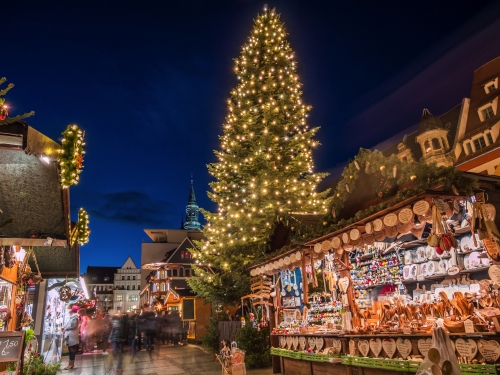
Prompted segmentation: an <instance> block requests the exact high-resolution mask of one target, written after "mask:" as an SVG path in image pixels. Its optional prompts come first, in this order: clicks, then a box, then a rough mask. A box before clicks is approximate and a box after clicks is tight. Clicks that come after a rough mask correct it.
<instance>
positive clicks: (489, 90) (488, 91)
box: [484, 77, 498, 94]
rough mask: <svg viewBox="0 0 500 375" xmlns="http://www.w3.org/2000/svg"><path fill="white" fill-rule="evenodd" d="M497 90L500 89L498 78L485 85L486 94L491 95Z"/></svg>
mask: <svg viewBox="0 0 500 375" xmlns="http://www.w3.org/2000/svg"><path fill="white" fill-rule="evenodd" d="M497 89H498V77H496V78H495V79H494V80H492V81H489V82H487V83H485V85H484V91H485V92H486V94H491V93H492V92H494V91H496V90H497Z"/></svg>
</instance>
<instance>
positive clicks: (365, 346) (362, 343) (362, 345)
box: [358, 340, 370, 357]
mask: <svg viewBox="0 0 500 375" xmlns="http://www.w3.org/2000/svg"><path fill="white" fill-rule="evenodd" d="M358 349H359V352H360V353H361V355H362V356H363V357H367V356H368V352H369V351H370V343H369V342H368V340H359V341H358Z"/></svg>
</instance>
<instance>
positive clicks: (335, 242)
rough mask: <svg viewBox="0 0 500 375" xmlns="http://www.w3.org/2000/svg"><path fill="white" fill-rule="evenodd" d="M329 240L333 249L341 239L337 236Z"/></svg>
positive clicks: (337, 246)
mask: <svg viewBox="0 0 500 375" xmlns="http://www.w3.org/2000/svg"><path fill="white" fill-rule="evenodd" d="M331 242H332V247H333V248H334V249H338V248H339V247H340V245H342V241H341V240H340V238H338V237H333V238H332V241H331Z"/></svg>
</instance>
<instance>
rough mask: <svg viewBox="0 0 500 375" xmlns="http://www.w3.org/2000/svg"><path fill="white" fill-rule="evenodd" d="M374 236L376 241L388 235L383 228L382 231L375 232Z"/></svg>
mask: <svg viewBox="0 0 500 375" xmlns="http://www.w3.org/2000/svg"><path fill="white" fill-rule="evenodd" d="M373 237H374V238H375V240H376V241H379V242H380V241H383V240H384V238H385V237H386V235H385V231H384V230H383V229H382V230H381V231H376V232H373Z"/></svg>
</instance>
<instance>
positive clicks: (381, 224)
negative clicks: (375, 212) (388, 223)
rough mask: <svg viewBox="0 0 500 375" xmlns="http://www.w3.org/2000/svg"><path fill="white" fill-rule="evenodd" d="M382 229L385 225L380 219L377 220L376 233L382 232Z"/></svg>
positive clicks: (374, 225)
mask: <svg viewBox="0 0 500 375" xmlns="http://www.w3.org/2000/svg"><path fill="white" fill-rule="evenodd" d="M382 229H384V223H383V222H382V220H380V219H375V220H374V221H373V230H374V231H375V232H380V231H381V230H382Z"/></svg>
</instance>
